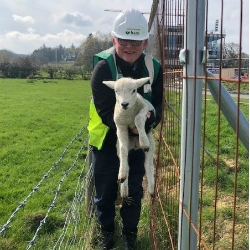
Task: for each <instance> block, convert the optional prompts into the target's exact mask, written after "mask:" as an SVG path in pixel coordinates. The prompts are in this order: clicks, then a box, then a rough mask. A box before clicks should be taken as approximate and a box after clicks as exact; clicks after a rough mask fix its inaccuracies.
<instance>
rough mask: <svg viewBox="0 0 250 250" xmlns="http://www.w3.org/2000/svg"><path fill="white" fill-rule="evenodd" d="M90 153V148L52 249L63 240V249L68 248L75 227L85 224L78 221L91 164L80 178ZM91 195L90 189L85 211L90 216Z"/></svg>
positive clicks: (91, 169)
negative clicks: (60, 231)
mask: <svg viewBox="0 0 250 250" xmlns="http://www.w3.org/2000/svg"><path fill="white" fill-rule="evenodd" d="M90 153H91V149H90V150H89V151H88V154H87V156H86V158H85V161H84V164H83V168H82V171H81V173H80V175H79V178H78V183H77V187H76V189H75V196H74V198H73V200H72V203H71V207H70V208H69V210H68V213H67V216H66V219H65V222H64V226H63V230H62V233H61V235H60V236H59V238H58V240H57V242H56V244H55V245H54V247H53V250H55V249H57V248H56V247H57V246H58V249H61V247H62V245H63V243H64V242H65V243H64V247H63V249H69V245H70V244H71V245H74V244H75V243H76V239H77V229H78V227H79V225H80V224H81V225H85V224H86V223H85V222H83V223H80V219H81V214H82V213H81V212H82V205H83V201H84V199H85V197H86V190H88V189H89V186H90V183H91V180H92V179H93V168H92V165H91V166H90V167H89V169H88V171H87V173H86V175H85V177H84V179H83V180H82V177H83V175H84V172H85V166H86V162H87V161H88V159H89V157H90ZM93 196H94V191H93V190H92V197H91V199H90V204H88V206H89V209H88V211H86V213H87V214H86V215H88V216H90V217H91V216H92V214H93V213H94V210H95V207H94V204H93ZM88 216H85V217H84V218H87V217H88ZM74 223H75V226H74ZM89 224H90V223H87V224H86V225H87V226H88V225H89ZM70 225H71V226H72V227H71V231H70ZM85 229H86V228H85ZM69 231H70V232H69ZM83 231H85V230H83ZM86 231H87V230H86ZM66 237H68V239H66ZM70 239H71V240H70ZM84 239H88V237H84Z"/></svg>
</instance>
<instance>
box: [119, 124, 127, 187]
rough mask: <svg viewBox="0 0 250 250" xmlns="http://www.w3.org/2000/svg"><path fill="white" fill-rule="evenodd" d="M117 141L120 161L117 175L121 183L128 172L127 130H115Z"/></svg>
mask: <svg viewBox="0 0 250 250" xmlns="http://www.w3.org/2000/svg"><path fill="white" fill-rule="evenodd" d="M117 139H118V147H119V149H118V156H119V159H120V169H119V174H118V181H119V182H121V183H123V182H124V181H125V180H126V178H127V176H128V172H129V165H128V143H129V139H128V128H117Z"/></svg>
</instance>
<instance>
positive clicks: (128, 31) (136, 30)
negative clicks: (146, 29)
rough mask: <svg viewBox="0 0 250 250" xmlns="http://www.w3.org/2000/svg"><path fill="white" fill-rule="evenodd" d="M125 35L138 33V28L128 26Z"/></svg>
mask: <svg viewBox="0 0 250 250" xmlns="http://www.w3.org/2000/svg"><path fill="white" fill-rule="evenodd" d="M125 33H126V35H128V34H131V35H140V29H131V28H128V29H127V31H125Z"/></svg>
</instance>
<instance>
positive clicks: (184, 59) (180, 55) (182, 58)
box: [179, 49, 187, 64]
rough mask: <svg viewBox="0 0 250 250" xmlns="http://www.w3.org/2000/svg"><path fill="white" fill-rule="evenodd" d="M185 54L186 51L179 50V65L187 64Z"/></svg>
mask: <svg viewBox="0 0 250 250" xmlns="http://www.w3.org/2000/svg"><path fill="white" fill-rule="evenodd" d="M186 54H187V50H186V49H181V50H180V54H179V60H180V63H181V64H185V63H187V60H186Z"/></svg>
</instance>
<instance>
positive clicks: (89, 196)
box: [85, 146, 94, 215]
mask: <svg viewBox="0 0 250 250" xmlns="http://www.w3.org/2000/svg"><path fill="white" fill-rule="evenodd" d="M87 166H88V172H87V173H88V174H87V176H86V178H87V185H86V197H85V207H86V209H85V211H86V213H87V214H88V215H91V213H92V211H91V210H92V206H93V204H94V201H93V190H94V176H93V166H92V148H91V147H90V146H88V162H87Z"/></svg>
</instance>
